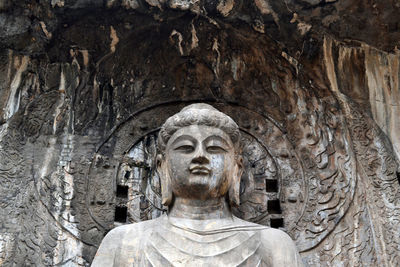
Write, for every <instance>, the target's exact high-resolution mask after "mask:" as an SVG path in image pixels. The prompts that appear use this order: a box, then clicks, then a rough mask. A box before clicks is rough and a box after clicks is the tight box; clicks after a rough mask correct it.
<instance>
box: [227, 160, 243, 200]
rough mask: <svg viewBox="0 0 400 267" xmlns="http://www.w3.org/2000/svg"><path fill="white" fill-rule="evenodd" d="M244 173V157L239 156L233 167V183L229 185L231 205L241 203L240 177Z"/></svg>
mask: <svg viewBox="0 0 400 267" xmlns="http://www.w3.org/2000/svg"><path fill="white" fill-rule="evenodd" d="M242 174H243V159H242V157H241V156H238V158H237V160H236V164H235V166H234V168H233V172H232V177H231V179H232V180H231V185H230V187H229V202H230V204H231V207H238V206H239V205H240V179H241V177H242Z"/></svg>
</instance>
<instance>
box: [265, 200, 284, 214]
mask: <svg viewBox="0 0 400 267" xmlns="http://www.w3.org/2000/svg"><path fill="white" fill-rule="evenodd" d="M267 209H268V213H269V214H281V213H282V210H281V204H280V203H279V199H273V200H268V204H267Z"/></svg>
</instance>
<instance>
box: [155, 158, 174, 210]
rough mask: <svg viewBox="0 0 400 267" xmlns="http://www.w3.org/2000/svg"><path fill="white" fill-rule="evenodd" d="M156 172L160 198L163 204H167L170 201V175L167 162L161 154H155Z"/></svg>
mask: <svg viewBox="0 0 400 267" xmlns="http://www.w3.org/2000/svg"><path fill="white" fill-rule="evenodd" d="M156 161H157V173H158V177H160V180H161V198H162V204H163V205H164V206H169V205H170V204H171V202H172V188H171V177H170V176H169V171H168V168H167V164H166V161H165V158H164V156H163V155H161V154H158V155H157V159H156Z"/></svg>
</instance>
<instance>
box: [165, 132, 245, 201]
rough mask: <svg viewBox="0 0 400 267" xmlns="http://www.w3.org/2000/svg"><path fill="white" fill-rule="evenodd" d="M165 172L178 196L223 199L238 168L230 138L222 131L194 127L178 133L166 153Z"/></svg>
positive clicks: (170, 142) (171, 139) (168, 144)
mask: <svg viewBox="0 0 400 267" xmlns="http://www.w3.org/2000/svg"><path fill="white" fill-rule="evenodd" d="M165 152H166V153H165V159H164V160H165V164H166V166H165V167H166V169H167V170H166V171H167V172H168V174H169V177H170V183H171V185H170V186H171V188H172V192H173V194H174V195H175V196H176V197H183V198H192V199H209V198H217V197H221V196H224V195H225V194H226V193H227V191H228V189H229V186H230V184H231V182H232V179H235V178H237V177H234V176H235V170H237V168H238V165H237V162H236V159H235V149H234V145H233V143H232V141H231V139H230V137H229V136H228V135H227V134H226V133H225V132H224V131H222V130H221V129H219V128H215V127H210V126H204V125H191V126H187V127H183V128H181V129H179V130H177V131H176V132H175V133H174V134H173V135H172V136H171V138H170V139H169V141H168V143H167V146H166V151H165Z"/></svg>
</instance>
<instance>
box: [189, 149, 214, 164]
mask: <svg viewBox="0 0 400 267" xmlns="http://www.w3.org/2000/svg"><path fill="white" fill-rule="evenodd" d="M192 163H197V164H208V163H210V160H209V159H208V157H207V155H206V154H205V151H204V149H203V148H202V147H199V148H198V149H197V151H196V154H195V155H194V156H193V159H192Z"/></svg>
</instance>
